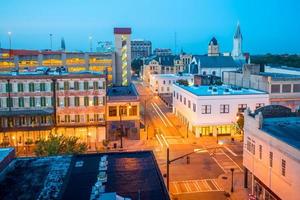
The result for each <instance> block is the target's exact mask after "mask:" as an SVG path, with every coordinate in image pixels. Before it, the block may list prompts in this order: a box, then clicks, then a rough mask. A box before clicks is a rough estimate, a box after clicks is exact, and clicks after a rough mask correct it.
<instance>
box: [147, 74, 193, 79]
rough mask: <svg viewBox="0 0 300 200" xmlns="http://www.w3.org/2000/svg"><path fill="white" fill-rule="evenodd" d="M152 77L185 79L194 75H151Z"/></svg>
mask: <svg viewBox="0 0 300 200" xmlns="http://www.w3.org/2000/svg"><path fill="white" fill-rule="evenodd" d="M152 76H154V77H160V78H180V77H182V78H185V77H193V76H194V75H192V74H182V75H179V74H153V75H152Z"/></svg>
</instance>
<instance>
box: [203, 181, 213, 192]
mask: <svg viewBox="0 0 300 200" xmlns="http://www.w3.org/2000/svg"><path fill="white" fill-rule="evenodd" d="M203 185H205V186H206V187H207V189H208V191H211V190H212V188H210V186H209V185H208V183H207V182H206V180H203Z"/></svg>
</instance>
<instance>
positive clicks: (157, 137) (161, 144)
mask: <svg viewBox="0 0 300 200" xmlns="http://www.w3.org/2000/svg"><path fill="white" fill-rule="evenodd" d="M155 137H156V139H157V140H158V142H159V144H160V146H161V147H163V146H164V145H163V143H162V142H161V141H160V139H159V136H158V135H155Z"/></svg>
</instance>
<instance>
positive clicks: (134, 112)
mask: <svg viewBox="0 0 300 200" xmlns="http://www.w3.org/2000/svg"><path fill="white" fill-rule="evenodd" d="M129 115H130V116H136V115H137V106H131V108H130V109H129Z"/></svg>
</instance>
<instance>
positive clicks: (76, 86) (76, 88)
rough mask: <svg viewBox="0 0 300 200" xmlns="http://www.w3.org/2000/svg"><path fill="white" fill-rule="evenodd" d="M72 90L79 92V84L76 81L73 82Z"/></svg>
mask: <svg viewBox="0 0 300 200" xmlns="http://www.w3.org/2000/svg"><path fill="white" fill-rule="evenodd" d="M74 90H79V82H78V81H75V82H74Z"/></svg>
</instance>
